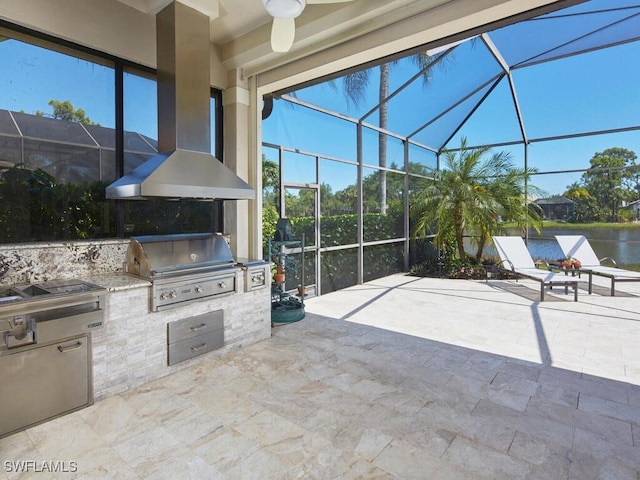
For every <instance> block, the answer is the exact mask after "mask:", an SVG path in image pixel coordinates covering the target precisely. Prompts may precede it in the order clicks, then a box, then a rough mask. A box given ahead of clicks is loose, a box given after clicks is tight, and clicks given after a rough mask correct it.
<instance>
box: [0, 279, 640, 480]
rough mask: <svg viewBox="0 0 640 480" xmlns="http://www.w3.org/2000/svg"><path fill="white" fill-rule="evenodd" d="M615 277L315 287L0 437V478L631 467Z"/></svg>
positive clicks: (635, 446) (608, 474)
mask: <svg viewBox="0 0 640 480" xmlns="http://www.w3.org/2000/svg"><path fill="white" fill-rule="evenodd" d="M595 281H596V282H599V281H598V280H595ZM619 290H620V295H619V296H616V297H609V296H606V287H605V283H603V282H599V283H596V288H595V292H594V294H593V295H590V296H589V295H587V293H586V291H584V290H583V291H581V292H580V299H579V300H580V301H579V302H577V303H575V302H573V301H571V300H572V295H571V293H570V294H569V295H565V294H564V292H557V293H556V292H555V291H554V293H550V294H548V295H547V299H546V301H545V302H544V303H540V302H537V301H536V300H537V296H538V292H537V284H533V283H528V282H527V281H520V282H517V283H516V282H514V281H497V280H496V281H490V282H483V281H461V280H440V279H427V278H415V277H407V276H403V275H393V276H390V277H386V278H382V279H379V280H376V281H373V282H370V283H368V284H365V285H362V286H356V287H353V288H350V289H346V290H343V291H340V292H335V293H333V294H329V295H325V296H322V297H319V298H312V299H309V300H308V302H307V315H306V317H305V319H303V320H302V321H300V322H297V323H293V324H288V325H282V326H277V327H275V328H274V329H273V336H272V338H271V339H269V340H266V341H264V342H261V343H259V344H255V345H251V346H248V347H246V348H244V349H242V350H238V351H236V352H233V353H231V354H229V355H227V356H225V357H223V358H220V359H210V360H207V361H205V362H203V363H201V364H199V365H198V366H196V367H190V368H187V369H185V370H182V371H180V372H178V373H175V374H172V375H170V376H167V377H165V378H163V379H160V380H157V381H154V382H151V383H149V384H146V385H144V386H142V387H140V388H138V389H136V390H135V391H132V392H128V393H127V394H122V395H118V396H114V397H110V398H107V399H105V400H102V401H100V402H97V403H96V404H95V405H93V406H91V407H89V408H86V409H84V410H81V411H78V412H75V413H73V414H70V415H66V416H64V417H61V418H59V419H56V420H53V421H51V422H48V423H46V424H43V425H39V426H36V427H33V428H31V429H29V430H27V431H25V432H21V433H18V434H15V435H12V436H10V437H7V438H5V439H0V460H2V462H3V464H2V465H3V468H2V469H0V471H1V472H2V473H0V478H4V477H3V475H4V476H6V478H11V479H13V478H37V479H45V478H87V479H98V478H114V479H129V478H130V479H138V478H153V479H164V478H167V479H186V478H193V479H260V480H265V479H278V480H280V479H294V478H300V479H421V480H422V479H525V478H526V479H581V480H585V479H616V480H626V479H629V480H639V479H640V283H638V284H635V283H630V284H624V285H621V286H620V288H619ZM603 293H604V294H603ZM0 408H1V407H0ZM0 414H1V412H0ZM17 460H37V461H39V462H42V461H45V460H47V461H57V460H61V461H67V462H69V461H74V462H77V467H78V470H77V472H75V473H73V474H72V473H63V474H58V475H53V474H45V473H36V472H33V471H31V472H30V473H28V474H22V475H17V474H16V473H15V472H8V471H7V463H6V462H5V461H17Z"/></svg>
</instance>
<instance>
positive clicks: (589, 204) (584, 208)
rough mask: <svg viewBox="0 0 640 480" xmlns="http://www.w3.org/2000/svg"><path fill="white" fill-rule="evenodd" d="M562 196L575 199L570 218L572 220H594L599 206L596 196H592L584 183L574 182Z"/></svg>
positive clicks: (575, 221) (583, 221)
mask: <svg viewBox="0 0 640 480" xmlns="http://www.w3.org/2000/svg"><path fill="white" fill-rule="evenodd" d="M562 196H563V197H566V198H568V199H569V200H573V203H574V205H575V208H574V211H573V215H572V216H571V217H570V218H569V221H570V222H573V223H587V222H593V221H594V219H595V216H596V210H597V208H598V206H597V204H596V200H595V198H593V197H592V196H591V194H590V193H589V190H587V188H586V187H585V186H584V185H581V184H579V183H577V182H575V183H572V184H571V185H569V186H568V187H567V190H566V191H565V192H564V193H563V194H562Z"/></svg>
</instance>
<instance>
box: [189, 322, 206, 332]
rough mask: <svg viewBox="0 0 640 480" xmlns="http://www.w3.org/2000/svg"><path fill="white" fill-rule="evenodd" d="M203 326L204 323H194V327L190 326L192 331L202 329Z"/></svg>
mask: <svg viewBox="0 0 640 480" xmlns="http://www.w3.org/2000/svg"><path fill="white" fill-rule="evenodd" d="M203 328H207V324H206V323H201V324H200V325H196V326H195V327H191V331H192V332H197V331H198V330H202V329H203Z"/></svg>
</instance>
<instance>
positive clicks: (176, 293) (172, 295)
mask: <svg viewBox="0 0 640 480" xmlns="http://www.w3.org/2000/svg"><path fill="white" fill-rule="evenodd" d="M169 296H170V297H171V298H176V297H177V296H178V292H176V291H175V290H171V293H170V294H169Z"/></svg>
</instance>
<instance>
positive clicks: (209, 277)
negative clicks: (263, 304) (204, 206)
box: [126, 233, 241, 311]
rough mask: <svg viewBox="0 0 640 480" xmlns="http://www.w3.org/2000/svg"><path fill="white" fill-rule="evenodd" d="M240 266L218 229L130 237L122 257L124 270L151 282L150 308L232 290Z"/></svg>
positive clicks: (199, 298)
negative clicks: (125, 254)
mask: <svg viewBox="0 0 640 480" xmlns="http://www.w3.org/2000/svg"><path fill="white" fill-rule="evenodd" d="M240 268H241V267H240V266H239V265H238V264H237V262H236V261H235V259H234V258H233V254H232V253H231V249H230V248H229V244H228V243H227V241H226V239H225V238H224V236H223V235H221V234H219V233H192V234H178V235H152V236H143V237H133V238H132V239H131V241H130V243H129V248H128V250H127V258H126V271H127V272H128V273H131V274H133V275H136V276H139V277H142V278H145V279H148V280H150V281H151V282H152V283H151V285H152V287H151V305H150V309H151V311H159V310H165V309H168V308H175V307H178V306H180V305H186V304H188V303H192V302H195V301H199V300H203V299H206V298H210V297H214V296H220V295H225V294H233V293H236V292H237V291H238V281H239V278H238V276H239V273H240V271H241V270H240Z"/></svg>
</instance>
